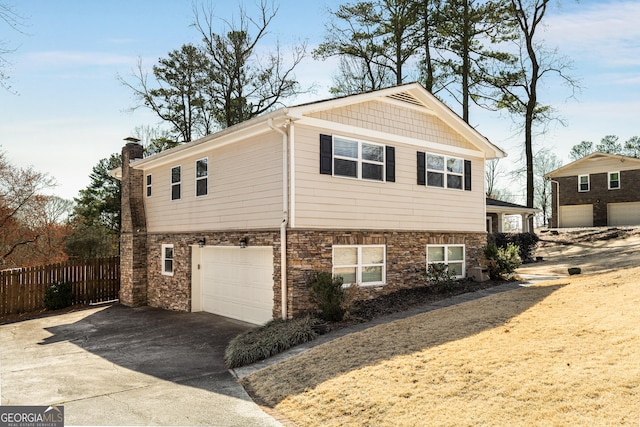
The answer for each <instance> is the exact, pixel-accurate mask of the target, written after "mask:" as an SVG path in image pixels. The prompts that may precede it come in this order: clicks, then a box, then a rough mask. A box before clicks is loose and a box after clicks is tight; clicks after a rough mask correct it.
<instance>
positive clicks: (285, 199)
mask: <svg viewBox="0 0 640 427" xmlns="http://www.w3.org/2000/svg"><path fill="white" fill-rule="evenodd" d="M267 124H268V125H269V127H270V128H271V129H273V130H275V131H276V132H278V133H280V134H281V135H282V222H281V223H280V296H281V311H282V318H283V319H286V318H287V225H288V223H289V170H288V161H287V160H288V157H289V153H288V145H289V141H288V136H287V133H286V132H285V131H283V130H282V129H280V128H278V127H275V126H274V125H273V119H269V120H268V121H267ZM288 125H289V120H287V121H286V122H285V124H284V126H285V127H286V126H288Z"/></svg>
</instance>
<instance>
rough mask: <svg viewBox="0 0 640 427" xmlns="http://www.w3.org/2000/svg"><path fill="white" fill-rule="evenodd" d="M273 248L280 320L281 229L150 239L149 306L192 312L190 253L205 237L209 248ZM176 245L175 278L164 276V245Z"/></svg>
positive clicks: (276, 304) (203, 233)
mask: <svg viewBox="0 0 640 427" xmlns="http://www.w3.org/2000/svg"><path fill="white" fill-rule="evenodd" d="M245 236H246V237H248V239H249V243H248V244H249V246H273V258H274V266H273V281H274V296H273V299H274V304H273V307H274V311H273V314H274V317H276V318H277V317H280V294H281V292H280V230H276V231H271V230H266V231H251V232H247V231H224V232H202V233H167V234H152V233H149V235H148V236H147V248H148V249H147V277H148V304H149V305H150V306H152V307H159V308H164V309H168V310H178V311H191V251H192V248H191V247H192V246H194V245H197V244H198V241H199V240H200V239H202V238H204V239H205V241H206V246H239V244H240V239H242V238H243V237H245ZM163 244H173V245H174V246H173V250H174V264H173V276H165V275H163V274H162V253H161V252H162V245H163Z"/></svg>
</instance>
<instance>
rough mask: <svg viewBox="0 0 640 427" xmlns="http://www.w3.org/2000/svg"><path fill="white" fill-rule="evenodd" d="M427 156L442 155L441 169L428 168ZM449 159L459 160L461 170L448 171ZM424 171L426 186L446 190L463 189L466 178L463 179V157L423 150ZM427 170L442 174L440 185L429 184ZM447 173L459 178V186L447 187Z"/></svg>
mask: <svg viewBox="0 0 640 427" xmlns="http://www.w3.org/2000/svg"><path fill="white" fill-rule="evenodd" d="M429 156H434V157H442V158H443V162H442V170H439V169H432V168H429ZM449 160H458V161H460V162H461V163H462V171H461V172H450V171H449V170H448V166H447V164H448V163H449V162H448V161H449ZM424 171H425V186H427V187H431V188H443V189H447V190H460V191H465V182H466V179H465V159H463V158H462V157H455V156H448V155H446V154H440V153H432V152H425V161H424ZM429 172H431V173H438V174H442V186H439V185H430V184H429ZM449 175H451V176H457V177H459V178H460V188H457V187H449Z"/></svg>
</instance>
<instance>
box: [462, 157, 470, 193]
mask: <svg viewBox="0 0 640 427" xmlns="http://www.w3.org/2000/svg"><path fill="white" fill-rule="evenodd" d="M464 189H465V190H466V191H471V160H465V161H464Z"/></svg>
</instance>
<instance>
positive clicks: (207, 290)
mask: <svg viewBox="0 0 640 427" xmlns="http://www.w3.org/2000/svg"><path fill="white" fill-rule="evenodd" d="M201 290H202V310H203V311H208V312H210V313H214V314H219V315H221V316H225V317H231V318H233V319H238V320H242V321H245V322H250V323H255V324H260V325H261V324H264V323H266V322H268V321H269V320H271V319H272V318H273V314H272V309H273V247H271V246H250V247H247V248H240V247H229V246H227V247H222V246H218V247H205V248H202V258H201Z"/></svg>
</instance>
